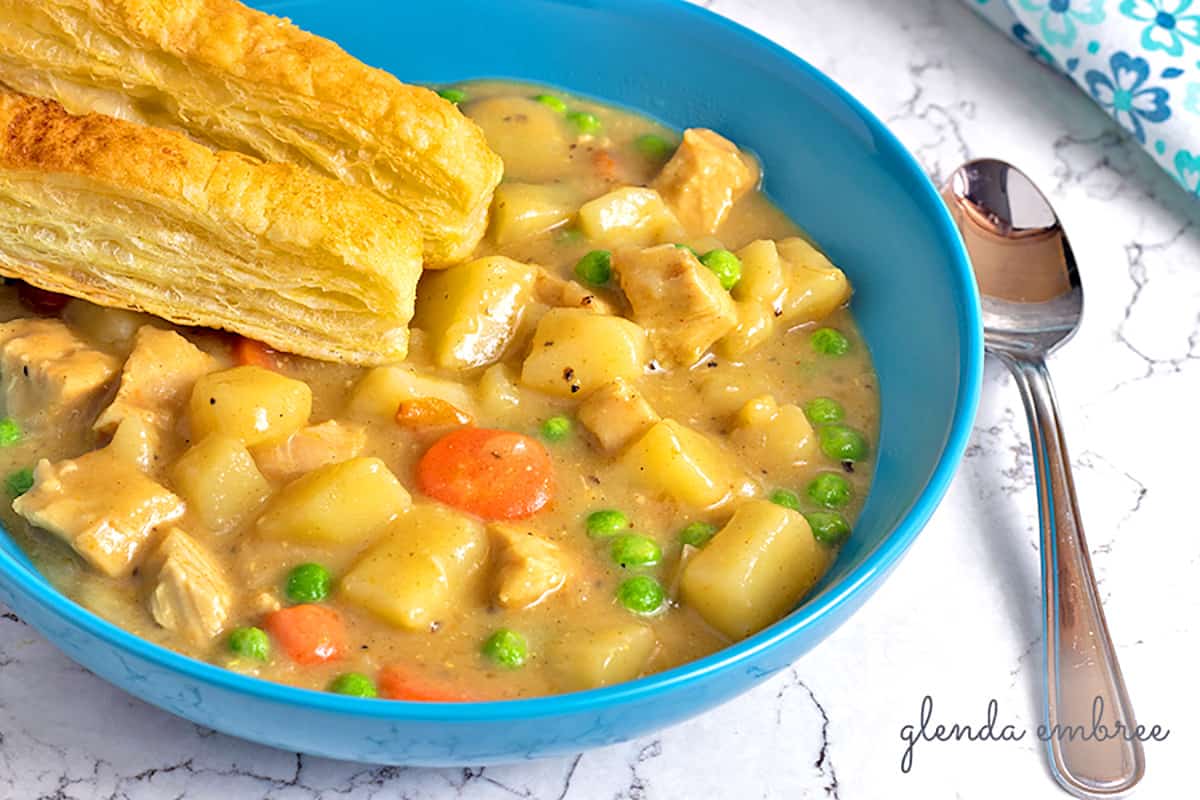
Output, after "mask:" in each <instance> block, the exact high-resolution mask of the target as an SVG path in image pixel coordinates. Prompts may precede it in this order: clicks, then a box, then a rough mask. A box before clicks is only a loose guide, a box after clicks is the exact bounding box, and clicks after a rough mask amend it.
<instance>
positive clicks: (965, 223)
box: [942, 159, 1145, 798]
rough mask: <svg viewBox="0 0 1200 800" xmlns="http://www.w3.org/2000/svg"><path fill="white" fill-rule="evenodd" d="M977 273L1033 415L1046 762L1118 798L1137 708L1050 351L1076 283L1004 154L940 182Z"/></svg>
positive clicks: (1078, 314)
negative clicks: (1102, 582)
mask: <svg viewBox="0 0 1200 800" xmlns="http://www.w3.org/2000/svg"><path fill="white" fill-rule="evenodd" d="M942 196H943V199H944V200H945V201H946V204H947V206H948V207H949V209H950V214H951V216H952V217H953V218H954V221H955V222H956V223H957V224H958V227H959V230H960V232H961V233H962V237H963V241H964V243H965V244H966V246H967V253H968V255H969V256H970V258H971V262H972V266H973V268H974V271H975V277H976V280H977V281H978V283H979V289H980V294H981V305H982V311H983V324H984V347H985V349H986V350H987V352H989V353H992V354H993V355H995V356H997V357H999V358H1000V360H1001V361H1003V362H1004V363H1005V365H1006V366H1008V368H1009V369H1010V370H1011V371H1012V373H1013V377H1014V378H1015V379H1016V383H1017V388H1018V389H1019V390H1020V392H1021V399H1022V401H1023V402H1024V405H1025V411H1026V414H1027V415H1028V417H1029V433H1030V444H1031V447H1032V452H1033V465H1034V472H1035V476H1036V479H1037V491H1038V509H1039V512H1040V513H1039V520H1040V532H1041V553H1042V600H1043V613H1044V616H1043V623H1044V628H1043V637H1042V639H1043V642H1044V654H1045V674H1046V684H1045V690H1046V691H1045V730H1046V736H1045V737H1044V738H1045V740H1046V744H1047V748H1048V756H1049V760H1050V768H1051V771H1052V772H1053V774H1054V777H1055V779H1056V780H1057V781H1058V782H1059V784H1060V785H1061V786H1062V787H1063V788H1064V789H1066V790H1067V791H1069V792H1071V793H1072V794H1074V795H1075V796H1077V797H1083V798H1110V797H1119V796H1121V795H1124V794H1125V793H1127V792H1128V791H1129V790H1131V789H1132V788H1133V787H1134V786H1135V785H1137V783H1138V781H1140V780H1141V778H1142V775H1143V774H1144V773H1145V756H1144V754H1143V752H1142V746H1141V742H1140V741H1138V740H1137V739H1136V738H1135V737H1133V736H1132V735H1123V736H1117V737H1113V738H1108V739H1102V738H1100V737H1096V736H1093V735H1078V734H1075V733H1074V732H1075V731H1076V730H1078V731H1079V732H1081V733H1089V732H1094V731H1097V730H1099V728H1098V726H1099V725H1105V726H1107V728H1108V729H1110V730H1111V729H1114V728H1116V729H1117V730H1120V729H1121V728H1123V729H1124V731H1125V732H1126V734H1129V732H1132V731H1134V730H1135V729H1136V726H1137V723H1136V721H1135V720H1134V716H1133V707H1132V705H1131V704H1130V702H1129V696H1128V694H1127V693H1126V690H1125V681H1124V679H1123V677H1122V675H1121V667H1120V665H1119V664H1118V663H1117V656H1116V652H1115V650H1114V649H1113V645H1112V639H1111V637H1110V636H1109V633H1108V626H1107V624H1106V623H1105V620H1104V610H1103V608H1102V607H1101V604H1100V599H1099V593H1098V592H1097V590H1096V581H1095V577H1094V576H1093V574H1092V564H1091V558H1090V556H1089V555H1088V547H1087V542H1086V540H1085V539H1084V535H1083V522H1082V520H1081V518H1080V515H1079V503H1078V500H1077V499H1076V497H1075V486H1074V480H1073V478H1072V476H1071V461H1070V458H1069V457H1068V455H1067V445H1066V440H1065V439H1064V437H1063V434H1062V428H1061V424H1060V422H1059V416H1058V408H1057V404H1056V403H1055V400H1054V391H1053V389H1052V387H1051V384H1050V374H1049V372H1048V371H1047V369H1046V361H1045V357H1046V356H1047V355H1049V354H1050V353H1051V352H1052V351H1054V350H1055V349H1057V348H1058V347H1060V346H1062V345H1063V344H1064V343H1065V342H1066V341H1067V340H1069V339H1070V338H1071V337H1072V336H1073V335H1074V334H1075V331H1077V330H1078V329H1079V325H1080V322H1081V321H1082V319H1083V286H1082V284H1081V283H1080V281H1079V271H1078V270H1077V269H1076V266H1075V256H1074V254H1073V253H1072V252H1071V245H1070V244H1069V242H1068V241H1067V235H1066V232H1065V231H1063V228H1062V224H1061V223H1060V222H1059V220H1058V216H1057V215H1056V214H1055V213H1054V209H1053V208H1052V207H1051V205H1050V202H1049V201H1048V200H1047V199H1046V197H1045V195H1043V194H1042V193H1041V192H1040V191H1039V190H1038V188H1037V187H1036V186H1035V185H1034V183H1033V181H1031V180H1030V179H1029V178H1028V177H1027V176H1026V175H1025V174H1024V173H1022V172H1021V171H1020V170H1018V169H1017V168H1016V167H1013V166H1012V165H1011V164H1006V163H1005V162H1003V161H996V160H992V159H987V160H981V161H972V162H970V163H967V164H964V165H963V166H962V167H960V168H959V169H958V170H957V171H956V172H955V173H954V174H953V175H952V176H951V178H950V181H949V182H948V183H947V185H946V187H945V188H944V189H943V191H942Z"/></svg>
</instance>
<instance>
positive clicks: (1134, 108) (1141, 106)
mask: <svg viewBox="0 0 1200 800" xmlns="http://www.w3.org/2000/svg"><path fill="white" fill-rule="evenodd" d="M1108 63H1109V66H1110V67H1111V69H1110V71H1109V72H1107V73H1106V72H1100V71H1099V70H1094V69H1090V70H1088V71H1087V74H1086V75H1085V76H1084V80H1086V81H1087V86H1088V90H1089V91H1090V92H1091V93H1092V97H1094V98H1096V102H1098V103H1099V104H1100V105H1102V106H1103V107H1104V108H1105V109H1106V110H1107V111H1108V113H1110V114H1112V115H1113V116H1114V117H1116V119H1117V122H1120V123H1121V124H1122V125H1124V126H1125V128H1126V129H1127V130H1128V131H1130V132H1131V133H1133V135H1134V136H1136V137H1137V140H1138V141H1139V142H1141V143H1142V144H1145V143H1146V129H1145V126H1143V124H1142V123H1143V122H1155V123H1157V122H1165V121H1166V120H1168V119H1170V117H1171V109H1170V107H1169V106H1168V105H1167V100H1168V99H1169V98H1170V94H1169V93H1168V92H1167V90H1166V89H1163V88H1161V87H1158V86H1147V85H1146V81H1147V80H1148V79H1149V78H1150V63H1149V62H1148V61H1146V59H1144V58H1134V57H1132V56H1130V55H1129V54H1128V53H1117V54H1115V55H1114V56H1113V57H1112V58H1111V59H1110V60H1109V62H1108Z"/></svg>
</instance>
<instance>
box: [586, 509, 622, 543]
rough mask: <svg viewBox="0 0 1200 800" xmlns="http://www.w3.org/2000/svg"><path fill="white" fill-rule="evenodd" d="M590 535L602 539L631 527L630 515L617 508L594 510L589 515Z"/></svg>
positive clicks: (588, 527)
mask: <svg viewBox="0 0 1200 800" xmlns="http://www.w3.org/2000/svg"><path fill="white" fill-rule="evenodd" d="M586 525H587V532H588V536H591V537H593V538H597V539H602V538H607V537H609V536H615V535H616V534H618V533H620V532H621V531H623V530H625V529H626V528H628V527H629V517H627V516H625V515H624V514H622V513H621V512H620V511H617V510H615V509H611V508H606V509H603V510H601V511H593V512H592V513H590V514H588V516H587V523H586Z"/></svg>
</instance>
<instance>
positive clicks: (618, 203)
mask: <svg viewBox="0 0 1200 800" xmlns="http://www.w3.org/2000/svg"><path fill="white" fill-rule="evenodd" d="M579 230H581V231H582V232H583V234H584V236H587V237H588V239H590V240H592V241H593V242H595V243H597V244H601V245H603V244H617V243H620V244H627V245H638V246H646V245H651V244H657V243H659V242H665V241H671V240H674V239H678V238H680V237H681V236H682V234H683V231H682V229H681V228H680V226H679V221H678V220H677V219H675V215H674V214H672V213H671V211H670V209H668V208H667V205H666V203H664V202H663V199H662V197H660V196H659V194H658V192H656V191H654V190H653V189H643V188H638V187H633V186H627V187H625V188H623V189H617V190H615V191H612V192H609V193H608V194H605V195H601V196H600V197H597V198H596V199H595V200H589V201H588V202H586V203H584V204H583V206H582V207H581V208H580V209H579Z"/></svg>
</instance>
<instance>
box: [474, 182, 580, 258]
mask: <svg viewBox="0 0 1200 800" xmlns="http://www.w3.org/2000/svg"><path fill="white" fill-rule="evenodd" d="M574 213H575V205H574V203H573V202H572V193H571V191H570V190H569V189H567V188H566V187H564V186H560V185H555V184H537V183H502V184H500V185H499V186H497V187H496V193H495V195H494V197H493V198H492V217H491V234H492V241H494V242H495V243H496V244H497V245H498V246H500V247H503V246H504V245H506V244H512V243H513V242H519V241H523V240H525V239H530V238H532V237H534V236H537V235H538V234H539V233H542V232H544V231H548V230H550V229H551V228H553V227H555V226H556V225H559V224H561V223H563V222H566V221H567V220H568V219H570V218H571V215H572V214H574Z"/></svg>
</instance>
